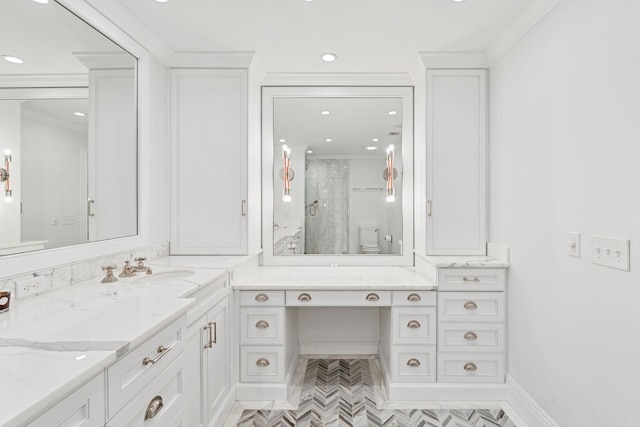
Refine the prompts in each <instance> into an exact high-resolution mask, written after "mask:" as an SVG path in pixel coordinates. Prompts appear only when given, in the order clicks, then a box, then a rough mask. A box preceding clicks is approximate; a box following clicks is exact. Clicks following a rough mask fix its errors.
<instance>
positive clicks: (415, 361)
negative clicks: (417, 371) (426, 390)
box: [407, 359, 420, 368]
mask: <svg viewBox="0 0 640 427" xmlns="http://www.w3.org/2000/svg"><path fill="white" fill-rule="evenodd" d="M407 366H411V367H412V368H416V367H418V366H420V361H419V360H418V359H409V360H408V361H407Z"/></svg>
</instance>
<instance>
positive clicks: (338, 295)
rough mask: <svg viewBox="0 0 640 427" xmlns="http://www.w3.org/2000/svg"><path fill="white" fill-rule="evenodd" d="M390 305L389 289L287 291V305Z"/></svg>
mask: <svg viewBox="0 0 640 427" xmlns="http://www.w3.org/2000/svg"><path fill="white" fill-rule="evenodd" d="M390 305H391V291H287V306H295V307H381V306H390Z"/></svg>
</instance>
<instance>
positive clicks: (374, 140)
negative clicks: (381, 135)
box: [372, 138, 380, 142]
mask: <svg viewBox="0 0 640 427" xmlns="http://www.w3.org/2000/svg"><path fill="white" fill-rule="evenodd" d="M372 141H373V142H378V141H380V140H379V139H378V138H373V139H372Z"/></svg>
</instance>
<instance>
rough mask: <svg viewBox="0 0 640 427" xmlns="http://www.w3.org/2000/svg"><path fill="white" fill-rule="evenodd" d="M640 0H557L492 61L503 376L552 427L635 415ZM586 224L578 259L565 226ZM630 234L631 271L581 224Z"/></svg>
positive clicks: (594, 230) (607, 422) (623, 421)
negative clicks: (504, 261)
mask: <svg viewBox="0 0 640 427" xmlns="http://www.w3.org/2000/svg"><path fill="white" fill-rule="evenodd" d="M638 23H640V3H639V2H637V1H626V0H609V1H606V2H605V1H602V0H564V1H562V2H560V3H559V5H558V6H557V7H556V9H554V10H553V11H552V12H551V13H550V14H549V15H548V16H547V17H546V18H545V19H544V20H543V21H542V22H540V23H539V24H538V25H537V26H536V27H535V28H534V29H533V30H532V31H531V32H530V33H529V34H527V35H526V36H525V37H524V38H523V39H522V40H520V42H519V43H518V44H517V45H515V46H514V47H513V48H512V49H511V50H510V51H509V52H508V54H507V55H506V56H504V57H503V58H502V59H501V60H500V61H499V62H498V63H497V64H495V65H494V66H493V67H492V68H491V72H490V75H491V77H490V78H491V81H490V83H491V84H490V87H491V89H490V95H491V98H490V105H491V114H490V116H491V150H490V163H491V171H490V175H491V178H490V179H491V181H490V184H491V186H490V189H491V209H490V212H491V230H492V236H491V240H492V241H495V242H501V243H505V244H508V245H509V246H510V247H511V262H512V267H511V270H510V272H509V290H508V293H509V294H508V295H509V313H508V316H509V365H508V372H509V375H511V376H512V377H513V379H515V381H516V382H517V383H518V384H519V385H520V386H521V387H523V388H524V390H525V391H526V392H527V393H528V394H529V395H530V396H531V397H532V398H533V399H534V400H535V401H536V402H538V403H539V404H540V405H541V406H542V408H543V409H544V410H545V411H546V412H547V413H548V414H549V415H550V416H551V417H552V418H553V419H554V420H555V421H556V422H557V423H558V425H560V426H567V427H569V426H575V427H590V426H593V427H600V426H615V425H624V426H630V425H637V422H638V421H637V415H636V414H635V413H634V411H633V409H634V408H635V407H637V404H638V396H640V392H639V391H638V384H640V370H639V369H638V367H637V365H638V357H639V356H640V345H639V344H638V339H637V332H638V326H639V325H640V310H638V301H639V300H640V251H638V250H637V249H636V248H637V247H638V246H637V245H638V244H639V243H640V197H639V196H638V195H639V191H638V185H639V184H640V25H638ZM568 231H579V232H581V233H582V257H581V258H579V259H577V258H572V257H569V256H568V255H567V232H568ZM592 234H597V235H607V236H613V237H616V236H617V237H624V238H630V239H631V247H632V250H631V272H623V271H618V270H614V269H609V268H606V267H601V266H597V265H593V264H591V262H590V254H589V248H590V235H592Z"/></svg>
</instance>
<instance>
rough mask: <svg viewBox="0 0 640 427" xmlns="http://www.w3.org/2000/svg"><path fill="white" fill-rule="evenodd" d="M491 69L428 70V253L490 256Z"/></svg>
mask: <svg viewBox="0 0 640 427" xmlns="http://www.w3.org/2000/svg"><path fill="white" fill-rule="evenodd" d="M486 163H487V71H486V70H480V69H479V70H476V69H470V70H447V69H438V70H427V207H426V208H427V212H426V215H427V255H485V253H486V241H487V213H486V212H487V164H486Z"/></svg>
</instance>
